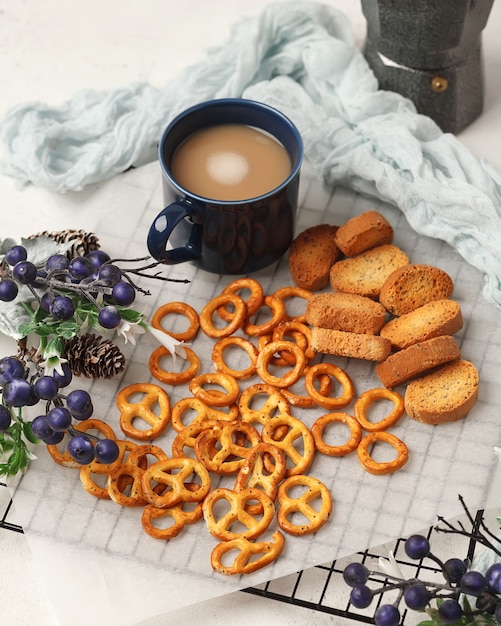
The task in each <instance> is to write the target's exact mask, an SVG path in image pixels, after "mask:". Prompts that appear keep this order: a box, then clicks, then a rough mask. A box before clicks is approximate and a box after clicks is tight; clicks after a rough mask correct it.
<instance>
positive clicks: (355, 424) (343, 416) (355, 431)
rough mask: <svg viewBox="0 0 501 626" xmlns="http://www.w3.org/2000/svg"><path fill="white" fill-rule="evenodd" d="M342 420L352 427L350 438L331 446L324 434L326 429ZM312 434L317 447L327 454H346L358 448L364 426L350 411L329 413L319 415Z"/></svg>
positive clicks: (312, 428)
mask: <svg viewBox="0 0 501 626" xmlns="http://www.w3.org/2000/svg"><path fill="white" fill-rule="evenodd" d="M336 422H338V423H339V422H341V423H342V424H346V426H348V428H349V429H350V438H349V439H348V441H347V442H346V443H344V444H342V445H339V446H330V445H328V444H327V443H325V441H324V438H323V435H324V430H325V429H326V428H327V426H329V425H330V424H334V423H336ZM311 434H312V435H313V439H314V440H315V447H316V449H317V450H318V451H319V452H321V453H322V454H326V455H327V456H346V455H347V454H350V452H353V451H354V450H356V449H357V446H358V444H359V443H360V440H361V439H362V427H361V426H360V423H359V421H358V420H357V419H355V418H354V417H353V416H352V415H348V413H327V414H325V415H322V416H321V417H319V418H318V419H317V420H316V421H315V422H314V424H313V426H312V427H311Z"/></svg>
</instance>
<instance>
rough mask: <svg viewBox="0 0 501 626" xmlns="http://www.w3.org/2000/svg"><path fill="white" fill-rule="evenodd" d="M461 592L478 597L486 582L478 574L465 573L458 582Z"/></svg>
mask: <svg viewBox="0 0 501 626" xmlns="http://www.w3.org/2000/svg"><path fill="white" fill-rule="evenodd" d="M460 586H461V591H462V592H463V593H466V594H468V595H470V596H479V595H480V594H481V593H482V592H483V591H484V590H485V588H486V587H487V581H486V580H485V577H484V575H483V574H481V573H480V572H475V571H473V570H472V571H471V572H466V574H464V575H463V577H462V578H461V582H460Z"/></svg>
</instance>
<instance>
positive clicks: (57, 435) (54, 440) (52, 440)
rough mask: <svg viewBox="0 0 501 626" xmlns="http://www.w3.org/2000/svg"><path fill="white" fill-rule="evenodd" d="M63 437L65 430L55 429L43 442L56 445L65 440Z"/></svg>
mask: <svg viewBox="0 0 501 626" xmlns="http://www.w3.org/2000/svg"><path fill="white" fill-rule="evenodd" d="M63 437H64V433H63V432H57V431H54V432H53V433H52V435H50V436H49V437H45V439H44V440H43V442H44V443H46V444H47V445H48V446H55V445H56V444H58V443H59V442H60V441H62V440H63Z"/></svg>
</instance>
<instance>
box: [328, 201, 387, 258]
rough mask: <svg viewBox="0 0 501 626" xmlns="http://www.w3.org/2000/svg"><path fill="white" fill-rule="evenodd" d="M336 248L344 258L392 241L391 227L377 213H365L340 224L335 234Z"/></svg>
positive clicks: (382, 216)
mask: <svg viewBox="0 0 501 626" xmlns="http://www.w3.org/2000/svg"><path fill="white" fill-rule="evenodd" d="M335 239H336V243H337V247H338V248H339V249H340V250H341V252H342V253H343V254H345V255H346V256H355V255H356V254H360V253H361V252H365V251H366V250H369V249H370V248H375V247H376V246H382V245H383V244H387V243H391V242H392V241H393V227H392V225H391V224H390V223H389V222H388V220H387V219H386V218H385V217H384V215H381V213H379V212H378V211H366V212H365V213H362V214H361V215H357V216H355V217H352V218H351V219H349V220H348V221H347V222H345V223H344V224H342V225H341V226H340V227H339V229H338V231H337V233H336V237H335Z"/></svg>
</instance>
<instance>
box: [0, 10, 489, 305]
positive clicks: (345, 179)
mask: <svg viewBox="0 0 501 626" xmlns="http://www.w3.org/2000/svg"><path fill="white" fill-rule="evenodd" d="M241 96H242V97H248V98H252V99H255V100H260V101H263V102H266V103H268V104H271V105H272V106H275V107H276V108H278V109H280V110H281V111H283V112H284V113H285V114H286V115H288V116H289V117H290V118H291V119H292V120H293V121H294V122H295V123H296V124H297V126H298V128H299V130H300V132H301V134H302V136H303V140H304V144H305V154H306V156H307V158H308V159H309V160H310V161H311V162H312V163H313V165H314V166H315V167H316V168H317V170H318V171H319V172H320V173H321V174H322V176H323V178H324V179H325V181H326V182H327V183H329V184H341V185H345V186H348V187H350V188H352V189H354V190H356V191H359V192H362V193H364V194H368V195H370V196H372V197H376V198H379V199H382V200H384V201H387V202H390V203H393V204H395V205H396V206H397V207H398V208H399V209H400V210H401V211H403V213H404V214H405V216H406V217H407V219H408V221H409V223H410V224H411V226H412V227H413V228H414V229H415V230H416V231H417V232H418V233H420V234H424V235H427V236H430V237H435V238H439V239H442V240H444V241H446V242H448V243H449V244H450V245H451V246H453V247H454V248H455V249H456V250H457V251H458V252H459V253H460V254H461V255H462V256H463V258H464V259H465V260H466V261H468V262H469V263H471V264H472V265H474V266H475V267H476V268H478V269H479V270H481V271H482V272H483V273H484V274H485V286H484V295H485V298H486V299H487V300H488V301H489V302H491V303H492V304H494V305H495V306H497V307H500V308H501V284H500V279H501V225H500V215H499V207H500V199H501V177H500V176H499V174H498V173H497V172H496V171H494V169H493V168H492V167H490V166H489V165H487V164H485V163H483V162H481V161H479V160H478V159H477V158H475V157H474V156H473V155H472V154H471V153H470V152H469V151H468V150H467V149H466V148H465V147H464V146H463V145H462V144H461V143H460V141H458V140H457V139H456V138H455V137H454V136H453V135H450V134H444V133H442V132H441V131H440V129H439V128H438V127H437V125H436V124H435V123H434V122H433V121H431V120H430V119H429V118H427V117H425V116H422V115H418V114H417V113H416V110H415V107H414V106H413V104H412V103H411V102H410V101H408V100H406V99H405V98H403V97H401V96H400V95H397V94H395V93H392V92H387V91H381V90H379V89H378V85H377V81H376V79H375V77H374V75H373V73H372V72H371V70H370V68H369V67H368V65H367V62H366V60H365V58H364V56H363V54H362V53H361V52H360V50H359V49H358V48H357V46H356V45H355V43H354V38H353V34H352V30H351V26H350V24H349V22H348V20H347V19H346V16H344V15H343V14H342V13H341V12H339V11H338V10H336V9H334V8H333V7H329V6H326V5H321V4H316V3H313V2H312V3H310V2H300V1H298V0H293V2H292V3H289V2H281V3H277V4H271V5H269V6H267V7H266V8H265V9H264V10H263V12H262V13H261V14H260V15H258V16H257V17H255V18H252V19H247V20H245V21H242V22H240V23H237V24H235V26H234V28H233V29H232V32H231V33H230V35H229V38H228V41H227V42H226V43H225V44H224V45H222V46H221V47H219V48H217V49H215V50H211V51H209V52H208V54H207V56H206V58H205V60H204V61H202V62H201V63H199V64H197V65H195V66H193V67H189V68H187V69H186V70H185V71H184V72H182V73H181V75H180V76H179V77H178V79H176V80H174V81H172V82H170V83H169V84H168V85H167V86H166V87H165V88H164V89H156V88H153V87H152V86H150V85H148V84H139V85H135V86H132V87H127V88H124V89H119V90H117V91H112V92H110V93H97V92H94V91H90V90H86V91H83V92H81V93H78V94H76V95H75V97H74V98H73V99H71V100H69V101H68V102H67V103H66V104H65V105H64V106H62V107H60V108H50V107H48V106H46V105H44V104H42V103H39V102H31V103H27V104H23V105H21V106H18V107H16V108H14V109H13V110H12V111H10V112H8V114H7V115H6V117H5V119H4V120H3V121H2V124H1V127H0V132H1V139H2V144H3V146H2V147H3V151H4V155H3V159H2V163H1V167H2V171H3V172H4V173H6V174H8V175H11V176H14V177H16V178H17V179H19V180H20V181H22V182H32V183H34V184H37V185H44V186H48V187H51V188H53V189H56V190H59V191H68V190H79V189H82V188H83V187H84V186H86V185H88V184H90V183H94V182H97V181H100V180H104V179H107V178H110V177H111V176H113V175H115V174H117V173H119V172H123V171H124V170H126V169H127V168H128V167H130V166H133V165H140V164H143V163H146V162H148V161H151V160H154V159H155V158H156V146H157V142H158V140H159V138H160V136H161V133H162V130H163V128H164V127H165V126H166V124H167V123H168V122H169V121H170V120H171V119H172V118H173V117H174V116H175V115H176V114H178V113H179V112H180V111H181V110H183V109H184V108H186V107H188V106H191V105H192V104H195V103H197V102H201V101H203V100H208V99H211V98H220V97H241Z"/></svg>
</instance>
